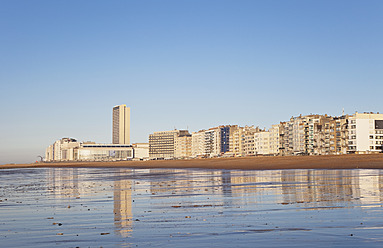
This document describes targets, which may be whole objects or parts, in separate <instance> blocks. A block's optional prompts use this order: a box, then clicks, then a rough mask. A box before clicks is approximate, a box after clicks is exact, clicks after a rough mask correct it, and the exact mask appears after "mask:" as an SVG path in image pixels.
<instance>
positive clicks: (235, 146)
mask: <svg viewBox="0 0 383 248" xmlns="http://www.w3.org/2000/svg"><path fill="white" fill-rule="evenodd" d="M243 132H244V130H243V127H239V126H238V125H233V126H231V127H230V136H229V152H227V153H228V154H229V155H231V156H234V157H239V156H242V144H243V143H242V133H243Z"/></svg>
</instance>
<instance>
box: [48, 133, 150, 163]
mask: <svg viewBox="0 0 383 248" xmlns="http://www.w3.org/2000/svg"><path fill="white" fill-rule="evenodd" d="M148 150H149V144H147V143H139V144H133V145H124V144H97V143H95V142H89V141H88V142H78V141H77V140H75V139H73V138H62V139H60V140H58V141H56V142H55V143H54V144H52V145H50V146H49V147H48V148H47V149H46V153H45V161H46V162H54V161H119V160H132V159H134V158H136V159H139V160H144V159H148V158H149V151H148Z"/></svg>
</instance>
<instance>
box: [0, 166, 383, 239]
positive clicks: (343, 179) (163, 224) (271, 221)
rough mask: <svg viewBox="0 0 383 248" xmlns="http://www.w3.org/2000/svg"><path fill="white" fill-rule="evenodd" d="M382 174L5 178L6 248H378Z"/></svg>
mask: <svg viewBox="0 0 383 248" xmlns="http://www.w3.org/2000/svg"><path fill="white" fill-rule="evenodd" d="M382 200H383V170H270V171H236V170H231V171H229V170H200V169H193V170H191V169H110V168H108V169H89V168H84V169H73V168H40V169H9V170H0V240H1V246H3V247H137V246H138V247H307V245H310V246H311V247H326V246H327V247H361V246H367V247H381V245H382V242H383V236H382V235H381V234H382V231H383V230H382V229H383V204H382Z"/></svg>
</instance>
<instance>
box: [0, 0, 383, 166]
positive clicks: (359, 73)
mask: <svg viewBox="0 0 383 248" xmlns="http://www.w3.org/2000/svg"><path fill="white" fill-rule="evenodd" d="M382 79H383V1H381V0H376V1H374V0H368V1H359V0H358V1H353V0H337V1H334V0H328V1H326V0H322V1H308V0H288V1H286V0H270V1H269V0H268V1H266V0H265V1H257V0H238V1H234V0H230V1H227V0H192V1H191V0H189V1H188V0H161V1H158V0H140V1H128V0H123V1H95V0H92V1H90V0H89V1H85V0H84V1H77V0H75V1H74V0H73V1H71V0H65V1H64V0H61V1H60V0H57V1H51V0H47V1H41V0H33V1H30V0H25V1H21V0H2V1H0V93H1V97H0V116H1V121H0V164H4V163H23V162H33V161H35V160H37V156H38V155H42V156H44V153H45V148H46V147H47V146H48V145H50V144H52V143H53V142H54V141H55V140H58V139H60V138H62V137H73V138H76V139H78V140H79V141H88V140H91V141H95V142H99V143H110V142H111V132H112V131H111V124H112V118H111V116H112V108H113V106H115V105H119V104H127V105H128V106H130V107H131V141H132V142H148V136H149V134H150V133H152V132H154V131H164V130H172V129H174V128H177V129H186V128H189V130H190V131H198V130H200V129H204V128H210V127H213V126H216V125H220V124H238V125H255V126H260V127H262V128H263V127H266V128H269V127H270V126H271V125H272V124H276V123H279V121H283V120H288V119H289V118H290V117H291V116H297V115H299V114H310V113H318V114H325V113H327V114H330V115H341V113H342V108H344V109H345V112H346V113H348V114H352V113H354V112H355V111H359V112H364V111H373V112H379V111H380V112H383V80H382Z"/></svg>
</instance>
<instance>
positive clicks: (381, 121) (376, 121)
mask: <svg viewBox="0 0 383 248" xmlns="http://www.w3.org/2000/svg"><path fill="white" fill-rule="evenodd" d="M382 146H383V114H379V113H376V114H375V113H372V112H370V113H358V112H356V113H355V114H354V115H351V116H349V117H348V153H379V152H382Z"/></svg>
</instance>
